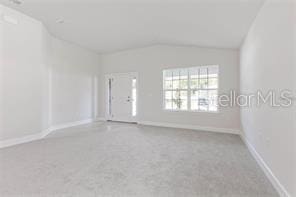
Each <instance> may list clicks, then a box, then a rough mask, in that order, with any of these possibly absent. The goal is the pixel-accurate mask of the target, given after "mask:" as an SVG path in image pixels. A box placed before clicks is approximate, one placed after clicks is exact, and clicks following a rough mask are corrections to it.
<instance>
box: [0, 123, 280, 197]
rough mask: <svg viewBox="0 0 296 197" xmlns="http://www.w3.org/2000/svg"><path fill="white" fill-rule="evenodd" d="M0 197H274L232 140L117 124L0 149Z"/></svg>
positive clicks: (232, 137)
mask: <svg viewBox="0 0 296 197" xmlns="http://www.w3.org/2000/svg"><path fill="white" fill-rule="evenodd" d="M0 196H3V197H5V196H57V197H60V196H61V197H62V196H81V197H85V196H86V197H87V196H104V197H105V196H106V197H109V196H116V197H117V196H119V197H121V196H122V197H134V196H137V197H148V196H149V197H150V196H151V197H152V196H153V197H154V196H155V197H157V196H160V197H174V196H175V197H193V196H200V197H214V196H225V197H226V196H227V197H230V196H233V197H234V196H235V197H239V196H248V197H255V196H258V197H259V196H260V197H263V196H266V197H270V196H277V193H276V191H275V190H274V189H273V187H272V185H271V184H270V183H269V181H268V180H267V178H266V177H265V175H264V174H263V172H262V171H261V170H260V168H259V166H258V165H257V164H256V162H255V160H254V159H253V158H252V156H251V154H250V153H249V152H248V150H247V148H246V147H245V145H244V144H243V142H242V141H241V140H240V138H239V137H238V136H236V135H231V134H218V133H211V132H202V131H191V130H183V129H171V128H159V127H148V126H138V125H132V124H120V123H99V122H97V123H93V124H88V125H83V126H79V127H73V128H69V129H64V130H60V131H57V132H55V133H53V134H51V135H50V136H48V137H47V138H46V139H44V140H40V141H35V142H32V143H27V144H22V145H18V146H14V147H10V148H5V149H1V150H0Z"/></svg>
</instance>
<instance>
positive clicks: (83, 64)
mask: <svg viewBox="0 0 296 197" xmlns="http://www.w3.org/2000/svg"><path fill="white" fill-rule="evenodd" d="M51 46H52V52H53V53H52V67H51V68H52V69H51V84H52V85H51V88H52V91H51V99H52V100H51V101H52V102H51V104H52V111H51V124H52V125H58V124H63V123H65V122H75V121H80V120H86V119H91V118H93V116H94V115H95V107H94V106H95V105H96V104H95V103H94V102H95V100H94V96H95V94H96V89H95V78H96V77H97V72H98V67H99V65H98V61H99V57H98V55H96V54H94V53H91V52H89V51H87V50H85V49H82V48H81V47H77V46H75V45H72V44H69V43H67V42H64V41H61V40H58V39H56V38H53V39H52V43H51Z"/></svg>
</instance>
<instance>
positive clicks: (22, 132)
mask: <svg viewBox="0 0 296 197" xmlns="http://www.w3.org/2000/svg"><path fill="white" fill-rule="evenodd" d="M98 70H99V56H98V55H97V54H96V53H94V52H92V51H89V50H86V49H83V48H81V47H78V46H75V45H73V44H69V43H67V42H64V41H61V40H58V39H56V38H54V37H53V36H51V35H50V34H49V33H48V32H47V30H46V28H45V27H44V26H43V24H42V23H41V22H39V21H37V20H35V19H33V18H30V17H28V16H26V15H24V14H22V13H20V12H17V11H15V10H12V9H9V8H7V7H4V6H2V5H0V71H1V72H0V99H1V100H0V101H1V102H0V142H1V143H0V146H6V145H9V144H14V143H17V142H24V141H28V140H31V139H36V138H39V137H40V136H42V135H40V134H41V133H42V132H44V131H45V130H48V129H49V128H50V127H52V126H54V127H55V128H56V126H59V125H63V124H68V123H69V122H71V123H73V122H77V121H78V122H79V121H85V120H89V119H92V118H94V117H95V115H96V114H97V110H96V106H97V104H96V101H95V100H94V98H97V96H96V95H97V92H98V91H97V84H96V83H97V72H98Z"/></svg>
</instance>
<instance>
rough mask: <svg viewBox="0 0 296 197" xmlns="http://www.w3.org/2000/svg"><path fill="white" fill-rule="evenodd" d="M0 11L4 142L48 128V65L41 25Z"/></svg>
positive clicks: (0, 125) (0, 128)
mask: <svg viewBox="0 0 296 197" xmlns="http://www.w3.org/2000/svg"><path fill="white" fill-rule="evenodd" d="M0 10H1V19H0V30H1V34H0V40H1V50H0V60H1V65H0V66H1V72H0V74H1V77H0V79H1V84H0V92H1V95H0V97H1V103H0V109H1V110H0V114H1V115H0V117H1V120H0V121H1V122H0V140H5V139H10V138H17V137H22V136H26V135H31V134H35V133H38V132H41V131H42V130H44V129H46V128H47V127H48V124H47V119H48V113H47V111H48V106H47V87H48V86H47V85H48V84H47V70H48V66H49V65H48V64H47V62H46V56H45V55H44V54H45V53H46V44H47V37H46V36H45V34H44V32H45V30H44V28H43V25H42V24H41V23H40V22H39V21H37V20H34V19H32V18H30V17H28V16H25V15H23V14H21V13H19V12H17V11H14V10H11V9H8V8H6V7H2V6H0ZM7 19H8V20H7Z"/></svg>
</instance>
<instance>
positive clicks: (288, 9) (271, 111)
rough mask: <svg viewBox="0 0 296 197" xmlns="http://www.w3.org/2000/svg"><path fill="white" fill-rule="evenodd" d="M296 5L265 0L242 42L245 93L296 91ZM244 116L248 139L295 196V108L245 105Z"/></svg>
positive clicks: (280, 187)
mask: <svg viewBox="0 0 296 197" xmlns="http://www.w3.org/2000/svg"><path fill="white" fill-rule="evenodd" d="M295 11H296V10H295V4H294V10H293V4H292V1H289V0H285V1H277V0H267V1H266V2H265V4H264V6H263V7H262V9H261V11H260V12H259V14H258V16H257V18H256V20H255V21H254V23H253V25H252V27H251V29H250V31H249V33H248V35H247V37H246V39H245V42H244V44H243V46H242V47H241V71H240V73H241V75H240V77H241V80H240V81H241V91H242V93H245V94H250V93H254V92H256V91H257V90H261V91H262V92H264V93H266V92H268V91H269V90H275V91H276V92H277V93H279V92H280V91H281V90H292V91H293V92H294V94H296V86H295V85H294V84H295V83H294V80H295V76H296V73H295V68H296V65H295V59H294V58H295V56H296V54H295V46H296V45H295V44H296V43H295V31H294V30H295V29H293V28H295V18H293V13H294V14H295ZM294 17H295V16H294ZM293 41H294V42H293ZM293 110H294V111H293ZM293 113H294V114H293ZM241 120H242V127H243V131H244V136H245V139H246V140H247V141H248V142H249V144H250V146H251V147H252V148H253V149H254V150H255V151H256V152H257V153H258V155H259V156H260V157H261V159H262V161H264V163H265V164H264V165H265V167H267V168H268V170H266V171H267V172H268V171H269V172H268V173H269V176H270V178H271V180H273V183H274V185H275V186H276V188H277V189H278V190H279V192H280V193H281V194H282V195H283V196H288V195H289V194H290V196H295V195H296V191H295V189H296V182H295V181H296V180H295V179H296V176H293V175H295V174H296V173H295V171H296V163H295V159H296V149H295V142H296V140H295V139H296V130H295V126H294V125H295V122H296V121H295V120H296V119H295V108H294V109H293V108H292V107H289V108H283V107H281V108H279V107H270V106H268V105H263V106H261V107H250V108H242V110H241ZM293 124H294V125H293ZM270 172H272V173H271V174H270Z"/></svg>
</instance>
